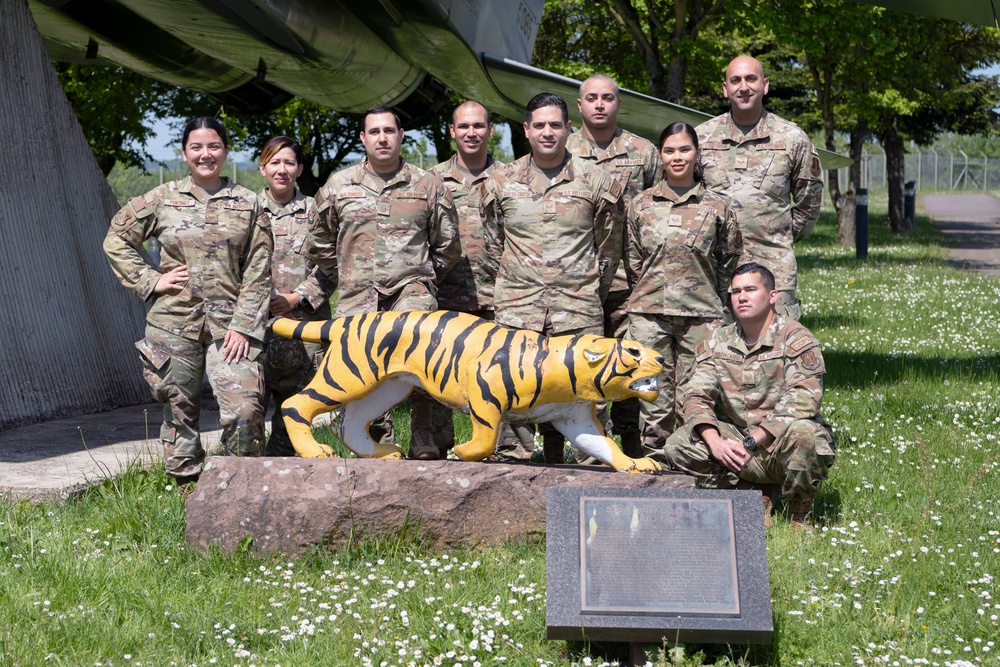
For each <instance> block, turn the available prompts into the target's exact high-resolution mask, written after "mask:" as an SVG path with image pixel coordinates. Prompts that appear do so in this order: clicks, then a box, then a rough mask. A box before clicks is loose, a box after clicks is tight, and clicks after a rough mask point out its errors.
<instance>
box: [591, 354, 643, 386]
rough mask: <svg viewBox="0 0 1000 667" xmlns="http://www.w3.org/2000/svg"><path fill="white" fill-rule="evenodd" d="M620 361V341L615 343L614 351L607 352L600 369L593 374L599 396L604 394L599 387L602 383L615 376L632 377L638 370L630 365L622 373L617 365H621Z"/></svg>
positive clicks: (605, 383)
mask: <svg viewBox="0 0 1000 667" xmlns="http://www.w3.org/2000/svg"><path fill="white" fill-rule="evenodd" d="M621 361H622V355H621V343H618V344H617V345H615V349H614V351H613V352H612V353H610V354H608V358H607V360H606V361H605V362H604V365H603V366H602V367H601V370H600V371H598V372H597V373H595V374H594V387H595V388H596V389H597V391H598V393H600V395H601V396H604V390H603V389H601V386H602V385H607V384H608V383H610V382H611V380H612V379H614V378H616V377H632V376H633V375H635V372H636V371H637V370H638V368H637V367H632V368H629V369H628V370H627V371H626V372H624V373H622V372H619V371H618V367H619V366H620V365H623V364H621V363H620V362H621Z"/></svg>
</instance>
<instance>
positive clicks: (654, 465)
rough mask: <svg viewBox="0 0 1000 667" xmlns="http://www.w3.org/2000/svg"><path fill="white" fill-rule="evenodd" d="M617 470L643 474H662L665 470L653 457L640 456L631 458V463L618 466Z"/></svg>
mask: <svg viewBox="0 0 1000 667" xmlns="http://www.w3.org/2000/svg"><path fill="white" fill-rule="evenodd" d="M618 472H628V473H633V474H637V475H638V474H643V475H662V474H663V473H664V472H665V471H664V469H663V465H662V464H660V463H659V462H658V461H654V460H653V459H648V458H641V459H632V463H631V465H629V466H628V467H625V468H619V470H618Z"/></svg>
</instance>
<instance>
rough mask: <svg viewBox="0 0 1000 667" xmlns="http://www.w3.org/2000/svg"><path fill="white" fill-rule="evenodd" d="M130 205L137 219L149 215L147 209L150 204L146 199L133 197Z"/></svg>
mask: <svg viewBox="0 0 1000 667" xmlns="http://www.w3.org/2000/svg"><path fill="white" fill-rule="evenodd" d="M128 205H129V206H131V207H132V212H133V213H135V215H136V217H139V218H143V217H145V216H146V215H148V212H147V211H146V207H147V206H149V202H148V201H147V200H146V198H145V197H132V198H131V199H129V200H128Z"/></svg>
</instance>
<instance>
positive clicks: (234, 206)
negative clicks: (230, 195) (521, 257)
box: [222, 199, 253, 211]
mask: <svg viewBox="0 0 1000 667" xmlns="http://www.w3.org/2000/svg"><path fill="white" fill-rule="evenodd" d="M222 208H227V209H229V210H231V211H250V210H252V209H253V204H251V203H250V202H248V201H240V200H239V199H236V200H231V201H227V202H225V203H224V204H223V205H222Z"/></svg>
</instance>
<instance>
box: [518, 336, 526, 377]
mask: <svg viewBox="0 0 1000 667" xmlns="http://www.w3.org/2000/svg"><path fill="white" fill-rule="evenodd" d="M527 352H528V337H527V336H521V359H524V355H525V354H527ZM517 371H518V373H519V374H520V376H521V379H522V380H524V364H519V365H518V368H517Z"/></svg>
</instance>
